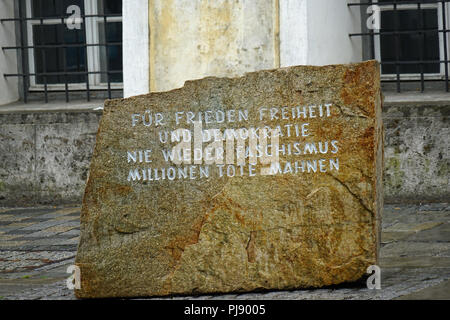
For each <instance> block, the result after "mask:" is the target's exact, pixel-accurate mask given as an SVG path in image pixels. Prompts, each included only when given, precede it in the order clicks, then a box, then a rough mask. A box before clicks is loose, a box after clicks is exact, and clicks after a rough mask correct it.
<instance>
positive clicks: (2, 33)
mask: <svg viewBox="0 0 450 320" xmlns="http://www.w3.org/2000/svg"><path fill="white" fill-rule="evenodd" d="M2 18H14V1H0V19H2ZM15 45H16V34H15V28H14V22H3V24H2V25H0V47H7V46H15ZM5 73H17V51H16V50H0V105H2V104H7V103H10V102H14V101H17V100H18V99H19V89H18V79H17V77H9V78H5V77H4V76H3V75H4V74H5Z"/></svg>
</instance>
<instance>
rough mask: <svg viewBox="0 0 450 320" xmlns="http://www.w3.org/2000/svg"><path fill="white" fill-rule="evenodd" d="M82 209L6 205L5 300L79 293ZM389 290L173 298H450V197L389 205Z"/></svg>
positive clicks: (1, 227)
mask: <svg viewBox="0 0 450 320" xmlns="http://www.w3.org/2000/svg"><path fill="white" fill-rule="evenodd" d="M79 215H80V208H78V207H76V208H29V209H17V208H14V209H12V208H3V209H0V299H75V297H74V295H73V292H72V291H71V290H69V289H67V287H66V278H67V277H68V276H69V275H68V274H67V273H66V270H67V267H68V266H69V265H71V264H73V263H74V257H75V253H76V246H77V243H78V237H79V233H80V229H79ZM382 226H383V231H382V247H381V258H380V267H381V286H382V288H381V290H369V289H367V288H366V286H365V282H364V281H360V282H358V283H352V284H343V285H340V286H335V287H329V288H322V289H311V290H295V291H271V292H262V293H246V294H226V295H214V296H196V297H185V296H178V297H172V298H170V299H188V298H189V299H450V204H449V203H440V204H424V205H386V206H385V209H384V213H383V224H382Z"/></svg>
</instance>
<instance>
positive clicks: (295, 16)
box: [280, 0, 308, 67]
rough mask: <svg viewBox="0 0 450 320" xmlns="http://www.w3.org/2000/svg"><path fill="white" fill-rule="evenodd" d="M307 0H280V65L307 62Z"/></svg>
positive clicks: (286, 65)
mask: <svg viewBox="0 0 450 320" xmlns="http://www.w3.org/2000/svg"><path fill="white" fill-rule="evenodd" d="M307 60H308V17H307V0H280V66H281V67H288V66H295V65H302V64H307Z"/></svg>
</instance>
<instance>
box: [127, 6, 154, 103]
mask: <svg viewBox="0 0 450 320" xmlns="http://www.w3.org/2000/svg"><path fill="white" fill-rule="evenodd" d="M148 2H149V0H125V1H122V6H123V8H122V9H123V10H122V11H123V12H122V25H123V26H122V28H123V29H122V30H123V39H122V41H123V90H124V96H125V97H130V96H134V95H139V94H145V93H148V92H149V91H150V80H149V66H150V65H149V57H150V55H149V48H150V45H149V19H148Z"/></svg>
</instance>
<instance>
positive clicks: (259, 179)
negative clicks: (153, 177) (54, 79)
mask: <svg viewBox="0 0 450 320" xmlns="http://www.w3.org/2000/svg"><path fill="white" fill-rule="evenodd" d="M379 84H380V78H379V65H378V63H376V62H374V61H369V62H365V63H360V64H352V65H334V66H325V67H307V66H305V67H290V68H283V69H277V70H268V71H260V72H254V73H249V74H246V75H245V76H244V77H241V78H233V79H229V78H212V77H211V78H205V79H202V80H197V81H189V82H187V83H186V84H185V86H184V87H183V88H180V89H176V90H172V91H169V92H162V93H152V94H149V95H142V96H137V97H133V98H128V99H120V100H109V101H107V103H106V105H105V109H104V114H103V117H102V119H101V121H100V126H99V130H98V134H97V142H96V147H95V150H94V155H93V158H92V162H91V168H90V175H89V178H88V182H87V186H86V191H85V196H84V199H83V207H82V213H81V239H80V244H79V247H78V253H77V257H76V264H77V265H78V266H79V267H80V269H81V289H80V290H76V295H77V297H81V298H86V297H124V296H155V295H168V294H192V293H206V292H208V293H213V292H237V291H251V290H255V289H289V288H302V287H320V286H325V285H332V284H338V283H342V282H346V281H354V280H357V279H359V278H360V277H361V276H363V275H364V274H365V272H366V269H367V267H368V266H369V265H372V264H376V263H377V258H378V257H377V253H378V243H379V225H380V220H379V219H380V211H381V209H382V169H383V168H382V155H383V142H382V135H383V130H382V121H381V93H380V88H379ZM326 103H331V108H330V110H331V115H330V117H322V118H319V117H316V118H309V119H307V120H305V119H294V120H293V119H290V120H282V119H281V118H280V120H278V121H272V122H270V121H264V120H263V121H261V120H259V118H258V114H259V113H258V110H259V109H260V108H261V107H267V108H271V107H273V106H277V107H283V106H288V107H295V106H304V105H305V106H309V105H320V104H326ZM234 108H236V109H248V110H249V120H248V122H243V123H233V124H230V123H221V124H213V125H211V126H210V127H216V128H219V129H224V128H225V127H226V126H231V125H234V126H235V127H236V128H239V127H243V126H244V127H258V126H262V125H270V126H275V125H278V124H280V125H285V124H289V123H290V124H294V123H297V122H298V123H305V122H308V123H309V126H308V128H309V132H310V133H311V135H310V136H308V137H296V136H295V135H291V136H290V137H288V136H287V135H284V136H282V137H280V144H289V143H291V144H293V143H295V142H296V141H300V142H301V143H304V142H317V141H332V140H336V141H338V146H339V151H338V152H337V153H336V154H331V153H330V152H328V153H326V154H321V153H320V152H319V153H318V154H307V155H306V154H302V155H296V156H294V155H282V154H281V155H280V164H281V167H282V168H285V165H286V163H287V162H292V163H294V161H301V160H306V159H313V160H319V159H326V160H327V161H328V159H330V158H335V157H338V158H339V170H330V169H329V168H327V170H326V172H320V171H319V170H318V171H317V172H316V173H313V172H310V173H308V172H304V173H302V172H298V173H297V174H293V173H286V174H275V175H256V176H252V177H249V176H248V175H244V176H242V177H241V176H235V177H227V176H226V175H225V176H223V177H219V176H218V173H217V170H211V175H210V177H208V178H203V179H193V180H190V179H183V180H174V181H169V180H167V179H166V180H160V181H128V180H127V176H128V172H129V170H130V169H131V168H135V167H137V168H145V167H146V165H148V164H142V163H139V164H134V165H132V164H130V163H128V162H127V151H129V150H142V149H152V150H153V152H152V163H150V165H151V167H152V168H162V167H167V166H168V164H167V163H166V162H165V161H164V159H163V157H162V156H161V153H160V150H161V149H163V148H166V147H167V145H164V144H162V143H161V142H160V141H159V138H158V131H159V130H160V129H161V128H158V127H157V128H156V129H155V127H153V126H150V127H146V126H144V125H136V126H134V127H132V126H131V115H132V114H137V113H139V114H143V113H144V112H145V111H146V110H151V112H152V113H155V112H161V113H164V114H168V115H173V113H174V112H176V111H181V110H183V111H185V112H186V111H194V112H198V111H205V110H225V111H226V110H230V109H234ZM179 127H180V126H176V125H175V123H174V119H173V118H171V119H169V120H167V123H165V126H164V128H170V129H171V130H174V129H176V128H179ZM181 127H182V126H181ZM207 127H208V126H207V125H205V124H204V128H207ZM260 168H261V164H260V163H258V165H257V166H256V170H257V171H258V170H259V169H260Z"/></svg>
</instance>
